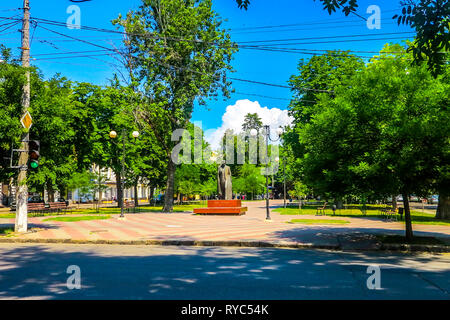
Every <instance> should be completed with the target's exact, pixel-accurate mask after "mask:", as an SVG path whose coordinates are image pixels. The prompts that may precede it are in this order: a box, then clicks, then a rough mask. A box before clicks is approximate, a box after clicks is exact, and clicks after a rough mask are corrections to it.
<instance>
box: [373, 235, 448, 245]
mask: <svg viewBox="0 0 450 320" xmlns="http://www.w3.org/2000/svg"><path fill="white" fill-rule="evenodd" d="M377 239H378V240H379V241H381V242H382V243H386V244H387V243H388V244H425V245H442V244H443V245H445V242H444V241H441V240H439V239H437V238H434V237H417V236H415V237H414V238H413V241H412V242H410V243H408V242H407V241H406V238H405V237H404V236H398V235H389V236H387V235H378V236H377Z"/></svg>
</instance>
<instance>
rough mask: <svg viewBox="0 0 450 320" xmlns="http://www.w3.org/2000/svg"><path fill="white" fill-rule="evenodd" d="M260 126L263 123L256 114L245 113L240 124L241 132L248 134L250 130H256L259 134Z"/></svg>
mask: <svg viewBox="0 0 450 320" xmlns="http://www.w3.org/2000/svg"><path fill="white" fill-rule="evenodd" d="M262 126H263V123H262V121H261V118H260V117H259V116H258V114H257V113H247V114H246V115H245V119H244V123H243V124H242V130H243V131H244V132H247V133H249V132H250V130H252V129H256V130H258V132H259V129H261V128H262Z"/></svg>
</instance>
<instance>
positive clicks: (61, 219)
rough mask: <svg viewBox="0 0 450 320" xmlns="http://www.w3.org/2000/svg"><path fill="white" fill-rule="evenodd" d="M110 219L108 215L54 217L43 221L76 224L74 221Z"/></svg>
mask: <svg viewBox="0 0 450 320" xmlns="http://www.w3.org/2000/svg"><path fill="white" fill-rule="evenodd" d="M109 218H111V216H109V215H101V216H100V215H97V216H80V217H55V218H48V219H45V220H44V221H59V222H76V221H89V220H106V219H109Z"/></svg>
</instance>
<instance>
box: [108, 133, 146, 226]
mask: <svg viewBox="0 0 450 320" xmlns="http://www.w3.org/2000/svg"><path fill="white" fill-rule="evenodd" d="M132 135H133V138H134V139H137V138H138V137H139V131H133V133H132ZM109 137H110V138H111V139H116V138H117V132H116V131H114V130H113V131H111V132H110V133H109ZM126 137H127V132H126V130H125V129H123V130H122V171H121V173H120V175H121V190H122V203H121V204H120V218H124V217H125V216H124V214H123V212H124V198H125V197H124V195H125V142H126Z"/></svg>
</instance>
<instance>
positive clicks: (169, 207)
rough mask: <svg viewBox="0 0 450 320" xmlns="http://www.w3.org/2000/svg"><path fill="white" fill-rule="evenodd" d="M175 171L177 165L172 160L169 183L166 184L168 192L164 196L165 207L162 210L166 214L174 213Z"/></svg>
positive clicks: (168, 175) (169, 168) (168, 177)
mask: <svg viewBox="0 0 450 320" xmlns="http://www.w3.org/2000/svg"><path fill="white" fill-rule="evenodd" d="M175 170H176V165H175V163H173V161H172V159H169V164H168V165H167V183H166V192H165V194H164V207H163V210H162V211H163V212H165V213H171V212H173V194H174V184H175Z"/></svg>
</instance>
